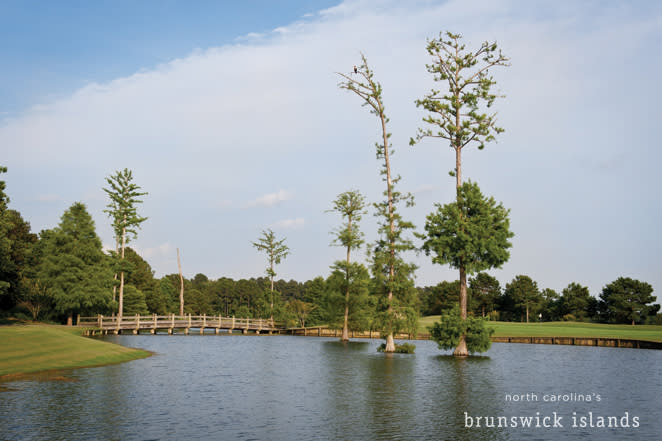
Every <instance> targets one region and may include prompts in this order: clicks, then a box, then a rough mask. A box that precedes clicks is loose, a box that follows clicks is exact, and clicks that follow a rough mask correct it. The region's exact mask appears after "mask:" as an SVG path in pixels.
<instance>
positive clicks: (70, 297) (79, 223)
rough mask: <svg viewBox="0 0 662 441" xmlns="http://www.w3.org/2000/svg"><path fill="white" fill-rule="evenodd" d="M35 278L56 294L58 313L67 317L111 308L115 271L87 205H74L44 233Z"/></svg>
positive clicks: (77, 203)
mask: <svg viewBox="0 0 662 441" xmlns="http://www.w3.org/2000/svg"><path fill="white" fill-rule="evenodd" d="M35 248H36V249H35V253H36V254H37V256H36V260H37V261H38V264H37V267H36V271H35V273H36V278H37V279H38V280H39V283H41V284H42V285H43V286H45V287H47V289H49V290H50V291H51V293H52V295H53V300H54V303H55V310H56V311H57V312H58V313H61V314H64V315H65V316H66V317H67V323H68V324H71V323H72V320H73V315H74V314H77V313H80V314H98V313H104V312H106V311H107V310H108V309H109V308H110V307H111V305H112V298H111V291H110V288H111V286H112V278H113V275H112V271H111V268H110V262H109V259H108V256H106V255H105V254H104V252H103V250H102V245H101V239H99V237H98V236H97V234H96V231H95V227H94V221H93V220H92V217H91V216H90V214H89V213H88V212H87V209H86V207H85V205H84V204H82V203H80V202H76V203H74V204H73V205H72V206H71V207H70V208H69V209H68V210H66V211H65V212H64V214H63V215H62V218H61V220H60V224H59V225H58V226H57V227H56V228H54V229H52V230H44V231H42V232H41V234H40V238H39V242H37V244H36V245H35Z"/></svg>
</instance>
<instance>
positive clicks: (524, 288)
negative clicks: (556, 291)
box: [504, 275, 543, 323]
mask: <svg viewBox="0 0 662 441" xmlns="http://www.w3.org/2000/svg"><path fill="white" fill-rule="evenodd" d="M504 295H505V296H507V297H508V298H510V299H512V301H513V303H514V306H515V307H516V308H519V312H520V315H521V316H524V315H525V316H526V322H527V323H528V322H529V317H530V315H531V314H532V313H535V312H537V311H538V310H539V308H540V306H542V303H543V298H542V295H541V294H540V291H539V290H538V284H537V283H536V282H535V281H533V280H532V279H531V277H529V276H524V275H518V276H515V278H514V279H513V280H512V281H511V282H510V283H508V284H507V285H506V290H505V292H504ZM522 318H523V317H522Z"/></svg>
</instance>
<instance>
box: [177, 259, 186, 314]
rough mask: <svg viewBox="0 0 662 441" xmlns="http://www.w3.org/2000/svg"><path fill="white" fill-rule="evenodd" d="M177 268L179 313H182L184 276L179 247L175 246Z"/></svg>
mask: <svg viewBox="0 0 662 441" xmlns="http://www.w3.org/2000/svg"><path fill="white" fill-rule="evenodd" d="M177 268H179V315H180V316H181V315H184V276H182V263H181V261H180V260H179V248H177Z"/></svg>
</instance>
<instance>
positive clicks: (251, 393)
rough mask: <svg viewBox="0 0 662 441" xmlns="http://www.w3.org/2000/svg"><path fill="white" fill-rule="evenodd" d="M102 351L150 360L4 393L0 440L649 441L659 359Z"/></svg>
mask: <svg viewBox="0 0 662 441" xmlns="http://www.w3.org/2000/svg"><path fill="white" fill-rule="evenodd" d="M105 339H106V340H109V341H113V342H116V343H120V344H122V345H126V346H132V347H140V348H144V349H147V350H150V351H153V352H155V355H154V356H152V357H150V358H147V359H143V360H137V361H133V362H130V363H125V364H120V365H113V366H105V367H100V368H92V369H78V370H73V371H69V372H66V373H64V374H62V373H59V374H58V375H60V376H62V375H64V376H65V377H66V379H67V380H69V381H34V380H30V381H17V382H12V383H8V384H5V387H6V388H8V390H5V391H4V392H0V439H3V440H67V441H72V440H122V441H124V440H212V439H213V440H520V439H537V440H579V439H596V440H654V439H662V425H661V424H662V410H661V409H662V395H661V394H662V352H660V351H652V350H637V349H615V348H598V347H576V346H553V345H525V344H503V343H496V344H494V345H493V346H492V349H491V350H490V351H489V352H488V353H486V356H483V357H472V358H469V359H455V358H453V357H452V356H450V352H442V351H439V349H437V346H436V344H435V343H434V342H431V341H418V342H415V343H416V345H417V348H416V354H414V355H404V354H393V355H384V354H381V353H378V352H377V351H376V348H377V346H378V345H379V344H380V343H381V341H379V340H363V341H361V340H358V341H352V342H350V343H346V344H343V343H341V342H339V341H338V340H337V339H330V338H329V339H327V338H315V337H292V336H242V335H233V336H228V335H218V336H217V335H203V336H200V335H189V336H184V335H174V336H167V335H155V336H152V335H138V336H133V335H127V336H112V337H105ZM529 425H531V427H527V426H529ZM536 425H537V426H539V427H536ZM486 426H488V427H486ZM499 426H501V427H499ZM601 426H604V427H601ZM610 426H611V427H610Z"/></svg>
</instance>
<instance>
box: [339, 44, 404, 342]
mask: <svg viewBox="0 0 662 441" xmlns="http://www.w3.org/2000/svg"><path fill="white" fill-rule="evenodd" d="M361 60H362V63H361V66H360V67H355V68H354V71H353V72H352V73H349V74H345V73H340V72H337V74H338V75H339V76H340V77H341V78H342V79H343V81H342V82H341V83H340V84H339V85H338V87H340V88H341V89H345V90H349V91H350V92H353V93H354V94H356V95H358V96H359V98H361V99H362V100H363V105H365V106H366V107H368V108H369V109H370V113H372V114H373V115H375V116H377V118H378V119H379V123H380V126H381V132H382V139H381V143H379V142H378V143H376V147H377V158H378V159H383V160H384V164H383V168H382V171H381V174H382V176H383V179H384V181H385V182H386V190H385V191H384V196H386V201H384V202H382V203H377V204H374V206H375V208H376V209H377V215H378V216H380V217H381V218H382V219H383V223H382V224H381V225H380V229H379V231H380V237H381V238H380V239H378V240H377V242H376V243H375V245H374V247H373V250H372V258H373V276H374V277H375V278H376V279H377V280H378V281H379V284H380V289H383V290H384V292H385V297H386V302H385V303H386V305H385V311H384V314H382V318H381V320H380V321H381V327H382V330H383V332H384V334H385V335H386V347H385V352H395V341H394V340H393V334H394V333H395V332H398V331H399V330H400V329H401V328H403V327H405V326H407V327H410V328H411V327H412V326H413V325H414V322H415V321H416V318H415V315H416V314H415V313H412V312H413V311H412V310H411V308H410V306H411V301H410V300H411V299H409V298H408V296H409V295H410V294H411V292H412V291H411V288H413V282H412V280H411V275H412V274H413V271H414V269H415V266H414V265H411V264H406V263H405V262H404V261H403V260H402V257H401V253H402V252H403V251H407V250H411V249H413V248H414V246H413V243H412V242H411V241H410V240H407V239H405V238H404V237H403V235H402V233H403V232H404V231H405V230H407V229H412V228H413V227H414V226H413V224H412V223H411V222H407V221H404V220H403V219H402V217H401V216H400V214H399V213H398V212H397V211H396V206H397V204H398V203H399V202H404V203H405V204H406V205H407V206H412V205H413V203H414V202H413V197H412V196H411V195H410V194H402V193H400V192H398V191H396V190H395V188H394V186H395V184H396V183H397V182H398V180H399V179H400V177H399V176H393V174H392V172H391V155H392V154H393V149H392V146H391V145H390V143H389V138H390V136H391V134H390V133H388V132H387V130H386V124H387V123H388V121H389V120H388V118H387V116H386V112H385V110H384V102H383V99H382V86H381V84H379V83H378V82H377V81H375V79H374V73H373V71H372V70H370V68H369V67H368V61H367V59H366V57H365V55H363V54H361ZM409 285H411V286H409ZM394 293H397V294H398V295H397V296H396V297H399V298H394Z"/></svg>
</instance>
